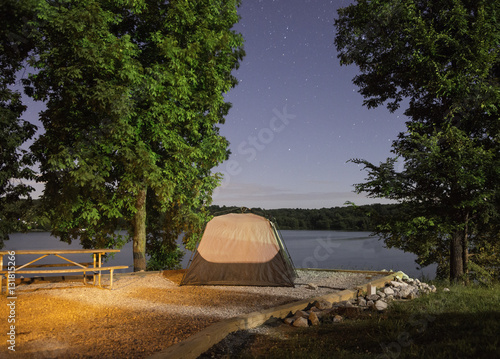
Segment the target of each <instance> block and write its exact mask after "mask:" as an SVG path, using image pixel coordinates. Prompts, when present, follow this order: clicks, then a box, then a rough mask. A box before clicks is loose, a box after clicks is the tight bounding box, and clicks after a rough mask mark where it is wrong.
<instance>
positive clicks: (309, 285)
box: [306, 283, 318, 290]
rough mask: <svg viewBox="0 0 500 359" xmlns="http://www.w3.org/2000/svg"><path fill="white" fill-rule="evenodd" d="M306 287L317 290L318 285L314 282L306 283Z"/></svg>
mask: <svg viewBox="0 0 500 359" xmlns="http://www.w3.org/2000/svg"><path fill="white" fill-rule="evenodd" d="M306 288H307V289H311V290H318V286H317V285H316V284H314V283H307V285H306Z"/></svg>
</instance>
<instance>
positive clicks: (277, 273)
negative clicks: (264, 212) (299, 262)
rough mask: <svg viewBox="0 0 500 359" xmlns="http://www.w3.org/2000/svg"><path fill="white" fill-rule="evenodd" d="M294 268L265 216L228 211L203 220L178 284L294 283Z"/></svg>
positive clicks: (276, 232) (272, 225) (291, 284)
mask: <svg viewBox="0 0 500 359" xmlns="http://www.w3.org/2000/svg"><path fill="white" fill-rule="evenodd" d="M295 277H296V273H295V268H294V266H293V263H292V261H291V259H290V257H289V256H288V254H287V252H286V250H285V246H284V243H283V241H282V239H281V237H280V235H279V233H278V231H277V229H276V227H275V225H274V224H273V223H272V222H271V221H269V220H268V219H266V218H264V217H262V216H258V215H256V214H252V213H230V214H225V215H221V216H217V217H214V218H213V219H212V220H211V221H209V222H208V223H207V226H206V228H205V231H204V233H203V236H202V238H201V241H200V243H199V245H198V248H197V250H196V252H195V254H194V258H193V260H192V261H191V263H190V265H189V267H188V269H187V271H186V273H185V275H184V277H183V279H182V282H181V285H253V286H287V287H293V286H294V279H295Z"/></svg>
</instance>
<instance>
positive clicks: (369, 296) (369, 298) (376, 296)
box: [366, 294, 380, 301]
mask: <svg viewBox="0 0 500 359" xmlns="http://www.w3.org/2000/svg"><path fill="white" fill-rule="evenodd" d="M366 299H367V300H373V301H375V300H379V299H380V296H379V295H378V294H372V295H367V296H366Z"/></svg>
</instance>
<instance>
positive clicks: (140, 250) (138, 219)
mask: <svg viewBox="0 0 500 359" xmlns="http://www.w3.org/2000/svg"><path fill="white" fill-rule="evenodd" d="M135 208H136V212H135V215H134V219H133V221H134V223H133V224H134V238H133V253H134V272H138V271H141V270H146V189H142V190H140V191H139V193H138V194H137V201H136V203H135Z"/></svg>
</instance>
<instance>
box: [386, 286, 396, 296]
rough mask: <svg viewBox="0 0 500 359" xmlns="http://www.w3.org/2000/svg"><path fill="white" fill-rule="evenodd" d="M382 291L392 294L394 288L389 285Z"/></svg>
mask: <svg viewBox="0 0 500 359" xmlns="http://www.w3.org/2000/svg"><path fill="white" fill-rule="evenodd" d="M384 293H385V295H394V289H392V288H391V287H385V288H384Z"/></svg>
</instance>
